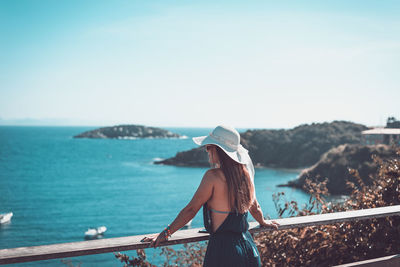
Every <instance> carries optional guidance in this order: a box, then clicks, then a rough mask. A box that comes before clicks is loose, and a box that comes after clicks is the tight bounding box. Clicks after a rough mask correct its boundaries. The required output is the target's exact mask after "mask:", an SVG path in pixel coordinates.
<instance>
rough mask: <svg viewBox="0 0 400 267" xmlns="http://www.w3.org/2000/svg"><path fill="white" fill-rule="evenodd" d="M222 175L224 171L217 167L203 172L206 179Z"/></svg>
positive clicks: (213, 178) (217, 177)
mask: <svg viewBox="0 0 400 267" xmlns="http://www.w3.org/2000/svg"><path fill="white" fill-rule="evenodd" d="M223 175H224V173H223V172H222V170H221V169H219V168H216V169H209V170H208V171H207V172H206V173H205V174H204V178H205V179H207V180H215V179H220V178H221V177H223Z"/></svg>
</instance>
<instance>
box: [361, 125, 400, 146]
mask: <svg viewBox="0 0 400 267" xmlns="http://www.w3.org/2000/svg"><path fill="white" fill-rule="evenodd" d="M362 143H363V144H364V145H378V144H386V145H396V146H400V129H398V128H375V129H370V130H366V131H362Z"/></svg>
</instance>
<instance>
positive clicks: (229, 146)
mask: <svg viewBox="0 0 400 267" xmlns="http://www.w3.org/2000/svg"><path fill="white" fill-rule="evenodd" d="M192 139H193V142H195V143H196V144H197V145H199V146H204V145H216V146H218V147H219V148H221V149H222V150H223V151H224V152H225V153H226V154H227V155H228V156H229V157H230V158H231V159H233V160H234V161H236V162H238V163H240V164H248V163H249V155H248V151H247V149H245V148H244V147H243V146H242V145H241V144H240V134H239V133H238V132H237V131H236V130H235V128H233V127H230V126H222V125H220V126H217V127H216V128H215V129H214V130H213V131H212V132H211V133H210V134H209V135H207V136H199V137H193V138H192Z"/></svg>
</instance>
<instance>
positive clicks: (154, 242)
mask: <svg viewBox="0 0 400 267" xmlns="http://www.w3.org/2000/svg"><path fill="white" fill-rule="evenodd" d="M140 241H141V242H151V243H150V245H149V247H153V248H156V247H158V246H159V245H160V243H162V242H165V241H167V239H166V235H165V232H164V231H162V232H161V233H159V234H156V235H152V236H146V237H145V238H143V239H142V240H140Z"/></svg>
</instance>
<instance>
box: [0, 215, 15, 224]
mask: <svg viewBox="0 0 400 267" xmlns="http://www.w3.org/2000/svg"><path fill="white" fill-rule="evenodd" d="M13 215H14V214H13V213H12V212H9V213H1V214H0V224H2V223H8V222H9V221H11V217H12V216H13Z"/></svg>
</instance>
